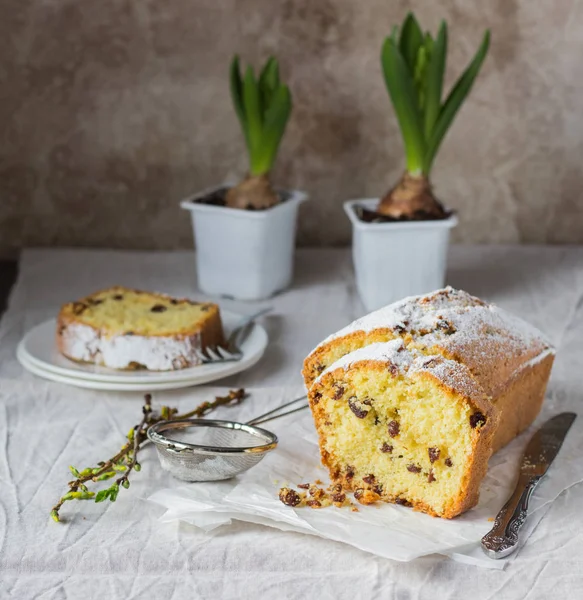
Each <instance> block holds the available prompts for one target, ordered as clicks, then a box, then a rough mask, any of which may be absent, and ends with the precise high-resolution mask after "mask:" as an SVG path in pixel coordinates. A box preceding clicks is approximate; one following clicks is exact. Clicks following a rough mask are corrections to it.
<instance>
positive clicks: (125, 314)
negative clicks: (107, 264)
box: [57, 287, 224, 371]
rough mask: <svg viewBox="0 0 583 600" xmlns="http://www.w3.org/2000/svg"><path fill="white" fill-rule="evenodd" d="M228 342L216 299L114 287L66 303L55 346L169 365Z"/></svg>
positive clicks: (111, 362) (116, 362)
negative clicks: (205, 300) (195, 299)
mask: <svg viewBox="0 0 583 600" xmlns="http://www.w3.org/2000/svg"><path fill="white" fill-rule="evenodd" d="M222 343H224V338H223V328H222V324H221V317H220V314H219V308H218V306H217V305H216V304H210V303H198V302H192V301H190V300H186V299H177V298H171V297H170V296H166V295H164V294H152V293H148V292H142V291H139V290H131V289H127V288H124V287H112V288H109V289H106V290H103V291H100V292H97V293H95V294H92V295H91V296H87V297H86V298H83V299H82V300H79V301H77V302H69V303H68V304H65V305H64V306H63V307H62V308H61V311H60V312H59V316H58V319H57V347H58V349H59V351H60V352H61V353H62V354H63V355H64V356H66V357H67V358H70V359H72V360H75V361H80V362H88V363H95V364H98V365H103V366H106V367H111V368H113V369H148V370H151V371H170V370H176V369H183V368H186V367H191V366H194V365H197V364H199V363H200V359H199V358H198V356H197V354H196V352H195V351H196V350H197V349H202V348H205V347H207V346H216V345H220V344H222Z"/></svg>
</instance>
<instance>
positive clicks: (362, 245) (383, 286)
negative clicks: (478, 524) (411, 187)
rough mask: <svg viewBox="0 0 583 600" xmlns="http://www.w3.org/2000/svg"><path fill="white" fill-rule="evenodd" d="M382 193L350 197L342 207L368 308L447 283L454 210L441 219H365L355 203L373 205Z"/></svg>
mask: <svg viewBox="0 0 583 600" xmlns="http://www.w3.org/2000/svg"><path fill="white" fill-rule="evenodd" d="M378 202H379V200H378V198H372V199H371V198H368V199H363V200H352V201H350V202H345V203H344V210H345V212H346V214H347V215H348V218H349V219H350V221H351V222H352V231H353V240H352V259H353V261H354V270H355V273H356V286H357V289H358V293H359V294H360V298H361V299H362V302H363V304H364V306H365V308H366V309H367V310H369V311H371V310H376V309H377V308H381V307H382V306H385V305H387V304H390V303H391V302H395V301H396V300H400V299H401V298H404V297H406V296H415V295H417V294H425V293H427V292H431V291H432V290H435V289H438V288H441V287H443V285H444V283H445V270H446V266H447V247H448V242H449V231H450V229H451V228H452V227H455V226H456V225H457V218H456V217H455V215H452V216H451V217H449V218H448V219H443V220H439V221H409V222H396V223H366V222H364V221H361V220H360V219H359V218H358V216H357V215H356V213H355V212H354V208H355V206H356V205H358V206H363V207H365V208H367V209H368V210H375V208H376V206H377V204H378Z"/></svg>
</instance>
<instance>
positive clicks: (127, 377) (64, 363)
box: [17, 310, 267, 391]
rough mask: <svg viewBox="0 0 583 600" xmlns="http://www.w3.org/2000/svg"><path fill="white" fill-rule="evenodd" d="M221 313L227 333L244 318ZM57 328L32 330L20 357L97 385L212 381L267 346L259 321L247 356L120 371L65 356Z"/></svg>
mask: <svg viewBox="0 0 583 600" xmlns="http://www.w3.org/2000/svg"><path fill="white" fill-rule="evenodd" d="M221 317H222V320H223V325H224V328H225V332H226V334H227V335H228V334H229V332H230V331H231V330H232V329H233V328H234V327H235V326H236V325H237V324H238V323H239V322H240V320H241V319H242V318H243V316H242V315H238V314H236V313H232V312H230V311H226V310H221ZM55 330H56V320H55V319H52V320H50V321H46V322H45V323H42V324H40V325H38V326H37V327H35V328H34V329H32V330H31V331H29V332H28V333H27V334H26V335H25V336H24V339H23V340H22V341H21V342H20V344H19V345H18V349H17V358H18V360H19V361H20V363H21V364H22V366H23V367H24V368H25V369H28V370H29V371H31V372H33V373H34V374H35V375H39V376H41V377H45V378H46V379H52V380H53V381H61V382H63V383H72V384H73V385H78V386H79V387H90V388H93V389H108V390H118V389H119V390H122V389H123V390H127V391H147V390H148V389H177V388H180V387H187V386H192V385H199V384H202V383H208V382H210V381H215V380H217V379H222V378H223V377H227V376H229V375H233V374H234V373H239V372H241V371H244V370H245V369H248V368H249V367H251V366H253V365H254V364H255V363H256V362H257V361H259V359H260V358H261V357H262V356H263V353H264V352H265V348H266V347H267V333H266V331H265V329H263V327H261V326H260V325H258V324H257V323H256V324H255V326H254V327H253V328H252V330H251V332H250V333H249V335H248V336H247V338H246V339H245V341H244V342H243V344H242V346H241V350H242V351H243V358H242V359H241V360H239V361H234V362H225V363H216V364H208V365H198V366H196V367H190V368H188V369H180V370H178V371H162V372H158V371H117V370H115V369H108V368H107V367H100V366H97V365H89V364H83V363H76V362H74V361H71V360H69V359H67V358H65V357H64V356H63V355H62V354H60V353H59V351H58V350H57V348H56V345H55ZM65 380H66V381H65ZM97 384H100V385H99V386H98V385H97ZM104 386H105V387H104ZM128 386H131V387H128ZM152 386H156V387H152ZM159 386H163V387H159Z"/></svg>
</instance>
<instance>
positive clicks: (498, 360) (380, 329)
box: [303, 288, 554, 518]
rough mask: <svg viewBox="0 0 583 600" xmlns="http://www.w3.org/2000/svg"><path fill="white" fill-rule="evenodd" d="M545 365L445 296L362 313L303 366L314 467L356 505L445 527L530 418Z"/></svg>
mask: <svg viewBox="0 0 583 600" xmlns="http://www.w3.org/2000/svg"><path fill="white" fill-rule="evenodd" d="M553 358H554V350H553V348H552V347H551V345H550V344H549V343H548V342H547V341H546V340H545V339H544V338H543V336H542V334H541V333H540V332H539V331H538V330H536V329H535V328H533V327H531V326H530V325H528V324H526V323H524V322H523V321H521V320H520V319H517V318H516V317H513V316H512V315H510V314H508V313H506V312H505V311H502V310H501V309H499V308H498V307H495V306H493V305H491V304H486V303H484V302H482V301H481V300H479V299H477V298H474V297H472V296H470V295H469V294H466V293H465V292H462V291H457V290H454V289H452V288H446V289H444V290H439V291H437V292H434V293H432V294H429V295H426V296H418V297H413V298H407V299H405V300H403V301H401V302H398V303H395V304H393V305H390V306H388V307H385V308H383V309H381V310H379V311H376V312H374V313H371V314H369V315H367V316H365V317H363V318H362V319H359V320H357V321H355V322H354V323H352V325H349V326H348V327H346V328H344V329H342V330H340V331H339V332H338V333H337V334H334V335H333V336H330V337H329V338H327V339H326V340H324V342H322V344H320V345H319V346H318V347H317V348H316V349H315V350H314V351H313V352H312V353H311V354H310V356H308V357H307V359H306V361H305V363H304V372H303V373H304V378H305V383H306V386H307V388H308V389H309V394H308V396H309V400H310V406H311V408H312V413H313V416H314V420H315V423H316V428H317V430H318V435H319V440H320V450H321V455H322V461H323V463H324V464H325V466H327V467H328V468H329V470H330V474H331V477H332V480H333V482H336V483H341V484H342V485H343V486H344V487H345V488H346V489H351V490H353V491H355V492H356V494H355V495H357V497H359V499H360V500H361V502H364V503H367V502H371V501H376V500H379V499H381V500H385V501H388V502H397V503H401V504H408V505H412V506H414V507H415V508H416V509H418V510H422V511H424V512H427V513H429V514H432V515H436V516H441V517H446V518H451V517H454V516H456V515H458V514H460V513H461V512H463V511H465V510H467V509H468V508H471V507H472V506H474V505H475V504H476V502H477V500H478V492H479V486H480V482H481V480H482V478H483V477H484V474H485V472H486V468H487V462H488V459H489V457H490V455H491V453H492V452H493V451H496V450H498V449H499V448H500V447H502V446H503V445H505V444H506V443H507V442H509V441H510V440H511V439H513V438H514V437H515V436H516V435H518V433H520V432H521V431H522V430H524V429H525V428H526V427H528V425H530V424H531V423H532V421H533V420H534V419H535V417H536V416H537V414H538V412H539V410H540V407H541V404H542V401H543V399H544V394H545V390H546V384H547V380H548V377H549V375H550V370H551V367H552V363H553Z"/></svg>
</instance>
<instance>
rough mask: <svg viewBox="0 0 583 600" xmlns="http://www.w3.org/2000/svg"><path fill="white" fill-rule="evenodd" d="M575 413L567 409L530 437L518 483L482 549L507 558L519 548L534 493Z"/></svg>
mask: <svg viewBox="0 0 583 600" xmlns="http://www.w3.org/2000/svg"><path fill="white" fill-rule="evenodd" d="M576 418H577V415H576V414H575V413H571V412H564V413H561V414H560V415H557V416H556V417H553V418H552V419H549V420H548V421H547V422H546V423H545V424H544V425H543V426H542V427H541V428H540V429H539V430H538V431H537V432H536V433H535V434H534V435H533V436H532V438H531V439H530V442H528V446H527V447H526V450H525V451H524V454H523V456H522V463H521V465H520V474H519V476H518V483H517V484H516V488H515V490H514V492H513V493H512V496H510V498H509V499H508V502H506V504H505V505H504V506H503V507H502V509H501V510H500V512H499V513H498V515H497V516H496V519H495V521H494V527H492V529H491V530H490V531H489V532H488V533H487V534H486V535H485V536H484V537H483V538H482V549H483V550H484V552H485V553H486V554H487V555H488V556H489V557H490V558H504V557H506V556H508V555H509V554H512V552H514V551H515V550H516V549H517V548H518V532H519V531H520V528H521V527H522V526H523V525H524V522H525V521H526V517H527V514H528V501H529V500H530V496H531V495H532V492H533V491H534V488H535V487H536V486H537V484H538V482H539V481H540V480H541V479H542V477H543V475H544V474H545V473H546V472H547V470H548V468H549V467H550V466H551V463H552V462H553V460H554V459H555V457H556V456H557V454H558V452H559V450H560V449H561V446H562V444H563V440H564V439H565V437H566V435H567V433H568V431H569V429H570V428H571V425H572V424H573V421H574V420H575V419H576Z"/></svg>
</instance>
